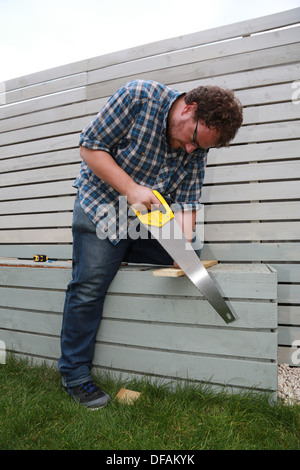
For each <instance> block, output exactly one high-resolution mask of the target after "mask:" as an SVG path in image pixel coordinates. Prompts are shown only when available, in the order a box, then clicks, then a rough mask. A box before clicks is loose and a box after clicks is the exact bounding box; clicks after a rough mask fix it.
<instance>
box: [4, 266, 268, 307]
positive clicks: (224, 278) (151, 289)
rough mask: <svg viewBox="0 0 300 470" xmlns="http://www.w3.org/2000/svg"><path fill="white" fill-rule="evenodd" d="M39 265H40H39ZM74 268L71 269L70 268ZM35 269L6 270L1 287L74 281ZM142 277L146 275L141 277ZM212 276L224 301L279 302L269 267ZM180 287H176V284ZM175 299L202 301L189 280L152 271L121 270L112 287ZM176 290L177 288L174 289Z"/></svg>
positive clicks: (215, 270) (222, 270)
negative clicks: (197, 299) (180, 297)
mask: <svg viewBox="0 0 300 470" xmlns="http://www.w3.org/2000/svg"><path fill="white" fill-rule="evenodd" d="M36 264H38V263H36ZM70 268H71V267H70ZM36 269H39V266H36V268H35V269H28V268H22V267H20V268H16V267H2V268H1V278H0V279H1V284H2V285H3V286H5V285H7V286H16V287H17V286H21V287H36V288H43V287H46V288H52V289H62V288H64V287H62V286H63V285H64V286H66V285H67V283H68V282H69V280H70V279H71V269H70V270H68V269H66V270H59V276H58V274H57V272H56V270H55V269H41V268H40V269H39V274H38V276H37V275H36V272H35V270H36ZM141 273H142V274H143V275H142V276H141ZM210 275H211V277H212V278H213V280H214V282H215V283H216V285H217V287H218V288H219V290H220V292H221V293H222V295H223V296H224V297H229V298H234V299H242V298H247V299H268V300H270V299H277V288H276V281H275V282H274V277H275V278H276V279H277V275H276V273H275V272H272V271H271V270H270V269H269V268H268V267H267V266H264V265H259V264H255V265H254V264H252V265H237V264H236V265H217V266H213V267H212V268H210ZM174 283H176V285H175V284H174ZM132 286H134V294H137V295H140V294H142V295H171V296H174V297H177V296H196V297H200V298H201V297H202V296H201V294H200V293H199V291H198V289H197V288H196V287H195V286H194V285H193V284H192V283H191V282H190V281H189V280H188V279H187V278H186V277H180V278H177V279H174V278H163V280H162V279H161V278H156V277H154V276H153V274H152V269H150V270H149V268H148V269H147V268H139V269H137V267H130V268H126V267H125V268H121V269H120V270H119V271H118V273H117V275H116V277H115V279H114V280H113V282H112V283H111V285H110V288H109V292H110V293H113V294H128V292H132V290H133V287H132ZM174 286H176V287H174Z"/></svg>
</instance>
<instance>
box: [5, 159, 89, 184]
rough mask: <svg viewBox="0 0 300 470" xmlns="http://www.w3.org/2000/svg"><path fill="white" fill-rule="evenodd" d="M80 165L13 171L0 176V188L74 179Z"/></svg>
mask: <svg viewBox="0 0 300 470" xmlns="http://www.w3.org/2000/svg"><path fill="white" fill-rule="evenodd" d="M80 165H81V164H80V163H74V164H68V165H57V166H53V167H49V168H47V170H45V169H44V168H38V169H35V170H27V171H14V172H12V173H3V174H2V175H0V187H5V186H12V185H21V184H28V183H35V182H38V183H42V182H43V181H44V182H47V181H55V180H56V181H59V180H67V179H70V178H73V179H75V178H76V176H77V175H78V173H79V171H80Z"/></svg>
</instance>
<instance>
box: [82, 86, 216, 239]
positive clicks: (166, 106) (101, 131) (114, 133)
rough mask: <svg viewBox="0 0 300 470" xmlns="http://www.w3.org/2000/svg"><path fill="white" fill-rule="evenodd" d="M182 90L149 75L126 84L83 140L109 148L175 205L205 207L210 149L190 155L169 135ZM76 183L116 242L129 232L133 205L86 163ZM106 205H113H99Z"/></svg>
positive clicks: (85, 207) (94, 215)
mask: <svg viewBox="0 0 300 470" xmlns="http://www.w3.org/2000/svg"><path fill="white" fill-rule="evenodd" d="M182 94H183V93H180V92H178V91H176V90H172V89H170V88H168V87H166V86H164V85H161V84H159V83H156V82H153V81H150V80H149V81H148V80H134V81H132V82H130V83H127V84H126V85H125V86H123V87H122V88H120V89H119V90H118V91H117V92H116V93H115V94H114V95H113V96H112V97H111V98H110V99H109V100H108V101H107V103H106V105H105V106H104V107H103V108H102V110H101V111H100V112H99V113H98V115H97V116H96V117H95V119H94V120H93V121H92V122H91V123H90V124H89V125H88V126H87V127H86V128H85V129H84V130H83V132H82V133H81V135H80V142H79V145H81V146H84V147H87V148H89V149H94V150H104V151H105V152H108V153H109V154H110V155H112V156H113V158H114V159H115V161H116V162H117V163H118V165H119V166H120V167H121V168H123V169H124V170H125V171H126V172H127V173H128V174H129V175H130V176H131V177H132V178H133V179H134V181H135V182H136V183H138V184H141V185H144V186H147V187H149V188H152V189H156V190H157V191H159V192H160V193H161V194H162V195H163V196H164V198H165V199H166V200H167V202H168V203H169V204H172V209H173V210H176V209H184V208H186V207H188V208H189V210H193V209H199V208H200V207H201V204H200V202H199V200H200V196H201V188H202V184H203V179H204V172H205V166H206V160H207V151H205V150H201V149H197V150H195V151H194V152H192V153H191V154H188V153H187V152H186V151H185V150H184V149H171V148H170V146H169V144H168V142H167V139H166V126H167V117H168V113H169V111H170V109H171V106H172V105H173V104H174V102H175V101H176V100H177V98H178V97H179V96H180V95H182ZM74 186H75V187H76V188H78V195H79V200H80V204H81V207H82V208H83V210H84V211H85V213H86V214H87V215H88V216H89V217H90V218H91V220H92V221H93V222H94V224H95V225H96V226H97V229H98V230H100V231H103V233H106V234H107V237H108V238H109V239H110V241H111V242H112V243H114V244H116V243H118V241H119V240H120V239H122V238H124V237H126V236H127V231H128V227H129V225H130V223H131V222H132V220H133V218H134V217H133V216H128V206H126V204H125V205H124V204H123V203H122V204H120V202H119V201H120V200H119V197H120V194H119V193H118V192H117V191H116V190H114V189H113V188H112V187H111V186H110V185H108V184H106V183H105V182H104V181H102V180H100V179H99V178H98V177H97V176H96V175H95V174H94V173H93V172H92V171H91V170H90V169H89V167H88V166H87V165H86V164H85V163H84V162H82V165H81V169H80V174H79V175H78V177H77V178H76V180H75V182H74ZM174 203H175V205H174ZM103 204H105V206H102V207H106V208H109V207H112V208H113V210H112V211H109V210H105V211H103V210H99V208H101V205H103ZM125 212H127V214H125ZM104 215H105V216H104ZM108 222H109V223H108Z"/></svg>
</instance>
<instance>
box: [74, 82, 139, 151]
mask: <svg viewBox="0 0 300 470" xmlns="http://www.w3.org/2000/svg"><path fill="white" fill-rule="evenodd" d="M134 103H135V100H134V98H133V97H132V96H131V94H130V93H129V92H128V90H127V89H126V88H125V87H123V88H121V89H120V90H119V91H118V92H116V93H115V94H114V95H113V96H112V97H111V98H110V99H109V100H108V101H107V103H106V105H105V106H104V107H103V108H102V109H101V111H100V112H99V113H98V114H97V116H96V117H95V119H94V120H93V121H92V122H91V123H90V124H89V125H88V126H87V127H86V128H85V129H84V130H83V131H82V133H81V134H80V141H79V145H81V146H83V147H87V148H89V149H92V150H103V151H105V152H108V153H112V149H113V147H114V146H115V145H116V144H117V143H118V142H119V141H120V140H121V139H122V137H123V136H124V135H126V134H127V132H128V129H129V128H130V126H131V125H132V122H133V119H134V114H135V112H134Z"/></svg>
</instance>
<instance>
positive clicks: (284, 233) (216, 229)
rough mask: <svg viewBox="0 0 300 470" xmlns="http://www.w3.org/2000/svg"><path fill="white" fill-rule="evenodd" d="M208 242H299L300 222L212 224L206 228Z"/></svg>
mask: <svg viewBox="0 0 300 470" xmlns="http://www.w3.org/2000/svg"><path fill="white" fill-rule="evenodd" d="M204 229H205V230H204V234H205V240H206V241H210V242H212V241H214V242H215V241H231V242H234V241H237V240H241V241H244V240H249V241H250V240H253V241H254V240H269V241H272V240H299V233H300V222H296V221H293V222H287V221H283V222H266V223H264V222H258V223H255V222H251V223H249V224H248V223H224V224H218V223H210V224H206V225H205V226H204Z"/></svg>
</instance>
